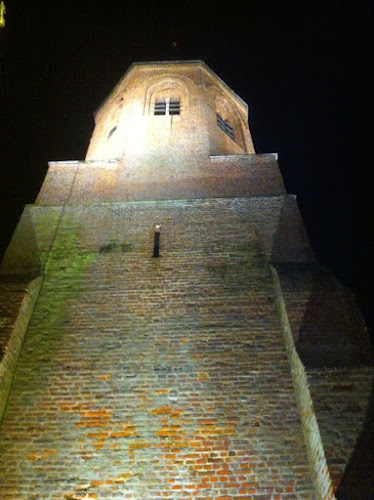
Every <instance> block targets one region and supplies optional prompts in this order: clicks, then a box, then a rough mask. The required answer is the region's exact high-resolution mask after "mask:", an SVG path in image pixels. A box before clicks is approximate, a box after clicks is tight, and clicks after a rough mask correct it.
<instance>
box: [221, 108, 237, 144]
mask: <svg viewBox="0 0 374 500" xmlns="http://www.w3.org/2000/svg"><path fill="white" fill-rule="evenodd" d="M217 125H218V126H219V128H220V129H221V130H223V131H224V132H225V134H226V135H228V136H229V137H230V139H232V140H233V141H235V134H234V129H233V128H232V126H231V125H230V124H229V122H228V121H226V120H224V119H223V118H222V116H221V115H220V114H219V113H217Z"/></svg>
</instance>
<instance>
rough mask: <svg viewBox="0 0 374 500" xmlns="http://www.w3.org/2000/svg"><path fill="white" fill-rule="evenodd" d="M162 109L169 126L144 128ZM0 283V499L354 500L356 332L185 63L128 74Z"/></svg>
mask: <svg viewBox="0 0 374 500" xmlns="http://www.w3.org/2000/svg"><path fill="white" fill-rule="evenodd" d="M174 94H175V95H178V96H180V97H181V114H180V116H177V117H167V116H164V117H155V116H153V114H152V109H153V108H152V106H153V103H154V100H155V99H156V98H159V97H163V96H168V95H174ZM216 112H219V114H220V115H221V116H222V118H223V119H225V120H228V121H230V123H231V124H232V125H233V126H234V130H235V134H236V140H235V141H232V140H231V139H230V138H228V137H227V136H226V134H225V133H224V132H222V131H221V129H219V128H218V127H217V124H216ZM160 118H161V120H160ZM130 124H131V126H130ZM113 129H114V132H113ZM133 132H134V133H133ZM135 132H137V134H135ZM138 132H139V134H138ZM140 146H141V147H140ZM155 224H161V247H160V253H161V256H160V258H152V253H153V244H154V228H155ZM0 275H1V276H2V281H1V283H0V286H1V291H2V295H1V301H0V305H1V315H2V316H1V325H0V326H1V331H0V344H1V346H2V353H1V355H2V359H1V361H0V375H1V378H0V394H1V398H2V406H1V408H4V407H5V403H7V404H6V408H5V411H4V412H3V419H2V424H1V427H0V491H1V498H4V499H12V500H18V499H19V500H21V499H22V500H26V499H61V498H65V499H75V500H78V499H87V498H98V499H101V498H103V499H104V498H109V499H117V498H118V499H120V498H121V499H125V498H129V499H142V500H143V499H145V500H148V499H149V500H158V499H161V498H162V499H164V498H170V499H190V498H199V499H205V500H229V499H234V498H235V499H241V500H260V499H262V500H265V499H273V500H276V499H278V500H279V499H312V498H317V499H323V500H327V499H329V498H331V499H332V498H334V490H336V491H337V492H339V491H340V492H342V493H343V496H340V497H339V498H354V495H352V494H351V492H352V491H353V489H352V487H351V486H350V485H349V481H350V479H349V477H350V476H349V474H347V471H348V472H349V470H350V469H351V461H352V457H353V455H354V454H355V453H356V452H357V447H356V443H357V442H359V443H360V450H361V453H362V454H363V455H365V452H366V453H367V452H368V450H369V448H365V444H366V446H369V444H370V440H365V439H364V438H363V436H366V434H365V428H366V429H367V428H369V426H370V425H369V424H370V422H369V421H368V414H367V408H368V405H369V398H370V385H371V382H372V380H373V367H372V353H371V347H370V344H369V342H368V338H367V335H366V332H365V328H364V325H363V323H362V320H361V317H360V315H359V313H358V310H357V308H356V306H355V304H354V298H353V297H352V296H351V294H350V293H349V292H348V291H347V290H345V289H344V288H343V287H342V286H341V285H340V284H339V283H338V282H337V281H336V280H335V278H333V277H332V276H331V274H330V273H329V272H328V271H327V270H325V269H323V268H321V266H320V265H319V264H318V262H316V260H315V258H314V256H313V253H312V251H311V249H310V247H309V243H308V240H307V237H306V234H305V230H304V227H303V223H302V220H301V217H300V213H299V210H298V207H297V203H296V199H295V197H294V196H291V195H287V194H286V192H285V189H284V185H283V181H282V179H281V176H280V172H279V169H278V166H277V162H276V155H256V154H255V153H254V149H253V144H252V141H251V138H250V132H249V129H248V125H247V108H246V105H245V103H243V102H242V101H241V99H240V98H238V96H236V95H235V94H234V93H233V92H232V91H231V89H229V88H228V87H227V86H226V85H225V84H224V83H223V82H222V81H221V80H220V79H219V78H218V77H217V76H216V75H214V73H213V72H211V70H209V68H207V67H206V66H205V65H204V64H203V63H200V62H191V63H165V64H149V65H135V66H133V67H132V68H131V69H130V70H129V72H128V73H127V74H126V75H125V77H124V78H123V79H122V80H121V81H120V82H119V84H118V85H117V87H116V88H115V89H114V91H113V93H112V94H111V95H110V96H109V98H108V99H107V100H106V101H105V102H104V103H103V105H102V106H101V107H100V109H99V110H98V112H97V113H96V128H95V132H94V134H93V137H92V140H91V144H90V147H89V150H88V154H87V159H86V161H85V162H75V161H71V162H57V163H56V162H55V163H51V164H50V168H49V171H48V174H47V177H46V179H45V182H44V184H43V187H42V189H41V192H40V193H39V196H38V198H37V202H36V204H35V205H30V206H27V207H26V208H25V211H24V213H23V215H22V217H21V220H20V222H19V225H18V228H17V230H16V232H15V234H14V237H13V240H12V242H11V244H10V246H9V248H8V250H7V253H6V254H5V257H4V259H3V262H2V266H1V268H0ZM26 330H27V332H26ZM25 334H26V335H25ZM17 360H18V363H17ZM12 381H13V382H12ZM11 382H12V385H11V388H10V384H11ZM9 389H10V391H9ZM8 393H9V396H7V395H8ZM356 461H357V460H356ZM330 477H331V479H332V482H331V481H330ZM356 483H357V480H356ZM342 487H343V488H344V489H343V490H342ZM356 489H357V486H356ZM344 494H345V495H346V496H345V497H344Z"/></svg>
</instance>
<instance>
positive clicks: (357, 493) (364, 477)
mask: <svg viewBox="0 0 374 500" xmlns="http://www.w3.org/2000/svg"><path fill="white" fill-rule="evenodd" d="M335 494H336V498H337V499H338V500H373V499H374V383H373V387H372V391H371V398H370V404H369V408H368V411H367V414H366V418H365V422H364V426H363V429H362V432H361V434H360V437H359V438H358V440H357V444H356V447H355V449H354V452H353V453H352V455H351V458H350V460H349V462H348V464H347V466H346V468H345V471H344V474H343V477H342V479H341V481H340V484H339V487H338V489H337V490H336V493H335Z"/></svg>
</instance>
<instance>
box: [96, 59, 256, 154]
mask: <svg viewBox="0 0 374 500" xmlns="http://www.w3.org/2000/svg"><path fill="white" fill-rule="evenodd" d="M170 153H173V154H191V153H193V154H195V155H196V154H204V155H207V156H209V155H238V154H253V153H255V151H254V147H253V143H252V139H251V134H250V131H249V128H248V106H247V105H246V103H245V102H244V101H243V100H242V99H240V98H239V97H238V96H237V95H236V94H235V93H234V92H233V91H232V90H231V89H230V88H229V87H228V86H227V85H226V84H225V83H224V82H223V81H222V80H221V79H220V78H219V77H218V76H217V75H216V74H215V73H214V72H213V71H212V70H211V69H210V68H208V66H206V64H205V63H203V62H202V61H187V62H164V63H135V64H133V65H132V66H131V67H130V69H129V70H128V71H127V73H126V74H125V76H124V77H123V78H122V79H121V80H120V82H119V83H118V84H117V86H116V87H115V89H114V90H113V92H112V93H111V94H110V95H109V97H108V98H107V99H106V100H105V101H104V103H103V104H102V105H101V106H100V108H99V109H98V111H97V112H96V114H95V130H94V132H93V135H92V139H91V142H90V146H89V148H88V152H87V157H86V159H87V160H113V159H126V158H131V157H134V156H135V157H139V156H148V155H152V156H158V157H159V156H164V155H170Z"/></svg>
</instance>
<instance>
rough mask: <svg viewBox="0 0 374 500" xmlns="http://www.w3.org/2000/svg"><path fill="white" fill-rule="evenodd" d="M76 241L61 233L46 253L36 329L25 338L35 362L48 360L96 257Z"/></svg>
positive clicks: (75, 238) (76, 238)
mask: <svg viewBox="0 0 374 500" xmlns="http://www.w3.org/2000/svg"><path fill="white" fill-rule="evenodd" d="M70 231H71V230H70ZM78 241H79V237H78V235H77V234H74V233H72V232H69V233H67V231H65V230H60V231H59V232H58V233H57V237H56V238H55V241H54V243H53V245H52V248H51V251H50V253H49V257H48V260H47V263H46V266H45V275H44V283H43V287H42V290H41V294H40V297H41V301H40V305H39V309H40V310H42V313H41V314H39V315H38V319H37V321H38V328H36V329H32V333H31V332H30V335H28V337H27V339H26V342H27V345H28V347H30V348H31V350H34V352H35V362H36V363H38V362H39V361H40V360H41V359H43V358H44V357H45V358H48V357H49V356H50V355H51V352H53V348H54V346H55V344H56V343H58V342H59V341H60V339H61V332H62V328H63V325H64V323H65V322H66V318H68V317H69V313H68V311H69V309H70V308H71V307H72V305H73V303H74V302H75V301H76V300H77V297H78V295H79V294H80V292H81V287H82V281H83V277H84V273H85V270H86V269H87V267H88V266H89V264H90V263H91V262H92V261H93V260H94V259H95V258H96V257H97V255H98V253H97V252H88V251H82V250H81V249H80V248H79V246H78Z"/></svg>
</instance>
